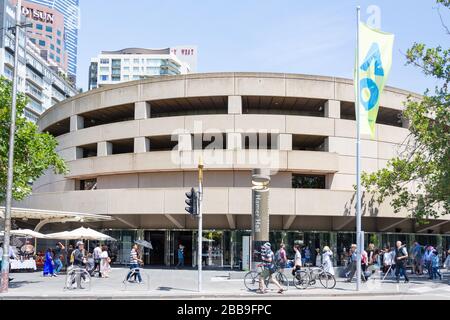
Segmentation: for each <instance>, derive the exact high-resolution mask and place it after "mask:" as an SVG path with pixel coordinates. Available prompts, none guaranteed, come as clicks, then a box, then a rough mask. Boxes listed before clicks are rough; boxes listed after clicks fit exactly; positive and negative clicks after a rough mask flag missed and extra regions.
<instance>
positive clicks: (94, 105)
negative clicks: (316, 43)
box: [17, 73, 450, 267]
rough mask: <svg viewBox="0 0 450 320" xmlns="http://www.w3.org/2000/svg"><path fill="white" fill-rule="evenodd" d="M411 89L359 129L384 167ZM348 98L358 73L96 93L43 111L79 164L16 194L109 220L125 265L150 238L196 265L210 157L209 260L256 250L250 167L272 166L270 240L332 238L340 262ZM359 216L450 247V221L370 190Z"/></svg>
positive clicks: (222, 261)
mask: <svg viewBox="0 0 450 320" xmlns="http://www.w3.org/2000/svg"><path fill="white" fill-rule="evenodd" d="M408 95H412V96H413V97H415V98H417V99H420V96H418V95H415V94H413V93H410V92H406V91H403V90H400V89H394V88H390V87H387V88H386V89H385V91H384V93H383V95H382V97H381V103H380V105H381V107H380V111H379V116H378V124H377V131H376V138H375V139H374V140H372V139H370V138H369V137H364V136H363V137H362V151H361V152H362V169H363V170H364V171H366V172H372V171H376V170H378V169H381V168H383V166H385V165H386V162H387V161H388V159H390V158H392V157H394V156H395V155H396V153H397V152H398V146H399V144H400V143H402V142H403V141H404V139H405V137H406V136H407V135H408V130H407V128H406V127H407V123H405V122H404V121H403V120H402V117H401V112H402V108H403V103H404V101H405V100H406V99H407V97H408ZM353 101H354V87H353V81H352V80H348V79H341V78H333V77H322V76H309V75H298V74H279V73H211V74H190V75H182V76H165V77H155V78H150V79H146V80H141V81H134V82H127V83H123V84H118V85H113V86H108V87H104V88H100V89H96V90H93V91H89V92H86V93H83V94H80V95H78V96H75V97H73V98H70V99H68V100H65V101H63V102H61V103H59V104H57V105H55V106H54V107H52V108H50V109H49V110H47V111H46V112H45V113H44V114H43V115H42V117H41V119H40V121H39V127H40V129H41V130H42V131H46V132H49V133H50V134H52V135H54V136H55V137H57V139H58V141H59V146H58V152H59V153H60V154H61V156H62V157H63V158H64V159H65V160H66V161H67V162H68V166H69V168H70V172H69V173H68V174H67V175H66V176H58V175H54V174H52V173H51V172H49V173H48V174H46V175H45V176H44V177H42V178H41V179H40V180H39V181H37V182H36V183H35V184H34V192H33V194H32V195H31V196H30V197H28V198H27V199H26V200H25V201H23V202H21V203H19V204H17V205H20V206H21V207H29V208H35V209H48V210H62V211H68V212H70V211H73V212H87V213H95V214H105V215H109V216H112V217H114V218H115V220H114V221H104V222H98V223H94V227H96V228H99V229H103V230H104V231H105V232H108V233H109V234H110V235H112V236H113V237H115V238H118V239H119V240H120V241H119V247H120V248H121V249H122V250H120V254H119V260H118V261H119V262H120V261H127V260H128V252H129V251H128V248H129V247H130V245H131V243H132V241H134V240H135V239H137V238H142V239H146V240H150V241H152V244H153V247H154V248H155V249H154V250H151V251H146V254H145V262H146V263H147V264H154V265H170V264H174V263H176V258H175V257H176V255H175V252H176V248H177V246H178V244H179V243H182V244H183V245H184V246H185V253H186V263H187V264H190V263H192V264H195V263H196V261H194V260H195V258H194V257H195V254H194V253H195V248H196V243H195V241H196V229H197V221H196V219H194V218H192V217H191V216H190V215H189V214H187V212H186V211H185V206H186V205H185V202H184V200H185V192H187V191H189V190H190V189H191V187H195V186H196V185H197V165H198V161H199V158H200V157H202V159H203V162H204V166H205V172H204V205H203V209H204V217H203V221H204V225H203V227H204V230H205V235H204V238H205V242H204V255H205V256H206V262H205V263H206V264H207V265H210V266H219V267H236V266H239V263H240V261H241V260H242V256H243V255H246V254H248V248H247V246H246V245H245V244H246V243H247V240H248V238H246V237H248V236H249V235H250V228H251V205H252V201H251V186H252V183H251V172H252V169H254V168H267V169H270V172H271V182H270V198H269V212H270V231H271V232H270V237H271V241H272V242H273V243H278V242H281V240H282V239H283V241H284V242H285V243H287V244H288V245H289V246H290V245H291V244H293V243H294V241H295V240H303V242H304V243H305V244H307V245H309V246H310V248H311V249H315V248H321V247H323V246H324V245H329V246H330V247H331V248H332V249H333V250H334V251H335V254H336V257H337V259H336V264H337V265H340V264H341V263H342V259H343V256H344V253H345V252H346V250H347V249H348V248H349V247H350V245H351V244H352V243H355V242H356V236H355V203H356V201H355V192H354V189H353V185H354V184H355V164H356V158H355V150H356V145H355V136H356V123H355V107H354V102H353ZM362 213H363V218H362V224H363V230H364V231H365V236H366V243H367V242H368V241H370V242H375V243H376V244H377V245H378V246H384V245H389V246H392V245H394V243H395V241H396V240H402V241H404V242H406V243H407V244H408V245H411V244H412V242H413V241H414V240H418V241H419V242H421V243H423V244H425V243H429V244H433V245H435V246H441V247H445V248H446V247H448V246H449V244H450V236H449V235H448V233H449V230H450V223H449V221H450V220H448V219H447V220H436V221H432V222H431V223H430V224H428V225H426V226H418V225H416V224H415V221H414V220H413V219H410V218H409V217H408V214H407V212H400V213H394V211H393V209H392V208H391V207H390V206H389V204H388V203H383V204H381V205H378V204H377V203H376V202H374V201H372V199H371V198H370V195H368V194H364V196H363V211H362ZM57 227H58V226H57V225H48V228H57ZM66 227H67V226H66ZM445 234H447V235H445ZM439 235H443V236H439ZM313 251H314V250H313Z"/></svg>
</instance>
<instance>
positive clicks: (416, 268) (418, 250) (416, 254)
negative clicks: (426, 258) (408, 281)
mask: <svg viewBox="0 0 450 320" xmlns="http://www.w3.org/2000/svg"><path fill="white" fill-rule="evenodd" d="M422 256H423V247H422V246H421V245H420V244H419V243H418V242H417V241H416V242H414V246H413V248H412V252H411V258H412V260H413V266H412V273H413V274H417V275H422V274H423V270H422Z"/></svg>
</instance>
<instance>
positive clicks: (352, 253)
mask: <svg viewBox="0 0 450 320" xmlns="http://www.w3.org/2000/svg"><path fill="white" fill-rule="evenodd" d="M356 248H357V247H356V244H352V246H351V247H350V274H349V276H348V279H347V280H346V282H352V280H353V277H354V276H355V273H356V269H357V268H356V266H357V263H358V262H357V261H358V260H357V259H358V258H357V256H356ZM361 278H362V279H363V280H364V281H365V280H366V279H365V278H364V276H363V275H362V274H361Z"/></svg>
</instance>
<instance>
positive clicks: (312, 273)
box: [294, 264, 336, 289]
mask: <svg viewBox="0 0 450 320" xmlns="http://www.w3.org/2000/svg"><path fill="white" fill-rule="evenodd" d="M317 279H318V280H319V282H320V284H321V285H322V286H323V287H324V288H325V289H333V288H334V287H335V286H336V278H335V277H334V275H332V274H331V273H329V272H326V271H325V270H324V269H323V266H320V267H311V264H306V266H305V269H304V270H303V269H300V270H297V271H296V273H295V275H294V286H295V287H296V288H297V289H306V288H308V287H309V286H313V285H315V284H316V281H317Z"/></svg>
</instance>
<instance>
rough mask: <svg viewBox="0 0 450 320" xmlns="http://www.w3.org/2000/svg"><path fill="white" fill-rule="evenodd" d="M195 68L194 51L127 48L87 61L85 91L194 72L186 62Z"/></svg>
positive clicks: (105, 53) (194, 49) (104, 53)
mask: <svg viewBox="0 0 450 320" xmlns="http://www.w3.org/2000/svg"><path fill="white" fill-rule="evenodd" d="M186 60H187V61H189V62H191V63H193V65H194V66H195V67H196V65H197V48H196V47H189V49H181V48H179V47H176V48H172V49H171V48H166V49H143V48H127V49H122V50H118V51H103V52H102V53H101V54H99V55H98V56H97V57H95V58H92V59H91V65H90V66H89V90H92V89H96V88H99V87H101V86H104V85H110V84H117V83H121V82H127V81H132V80H140V79H145V78H148V77H153V76H162V75H177V74H187V73H190V72H194V71H195V70H196V69H193V68H191V66H190V65H189V64H188V63H187V62H186Z"/></svg>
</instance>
